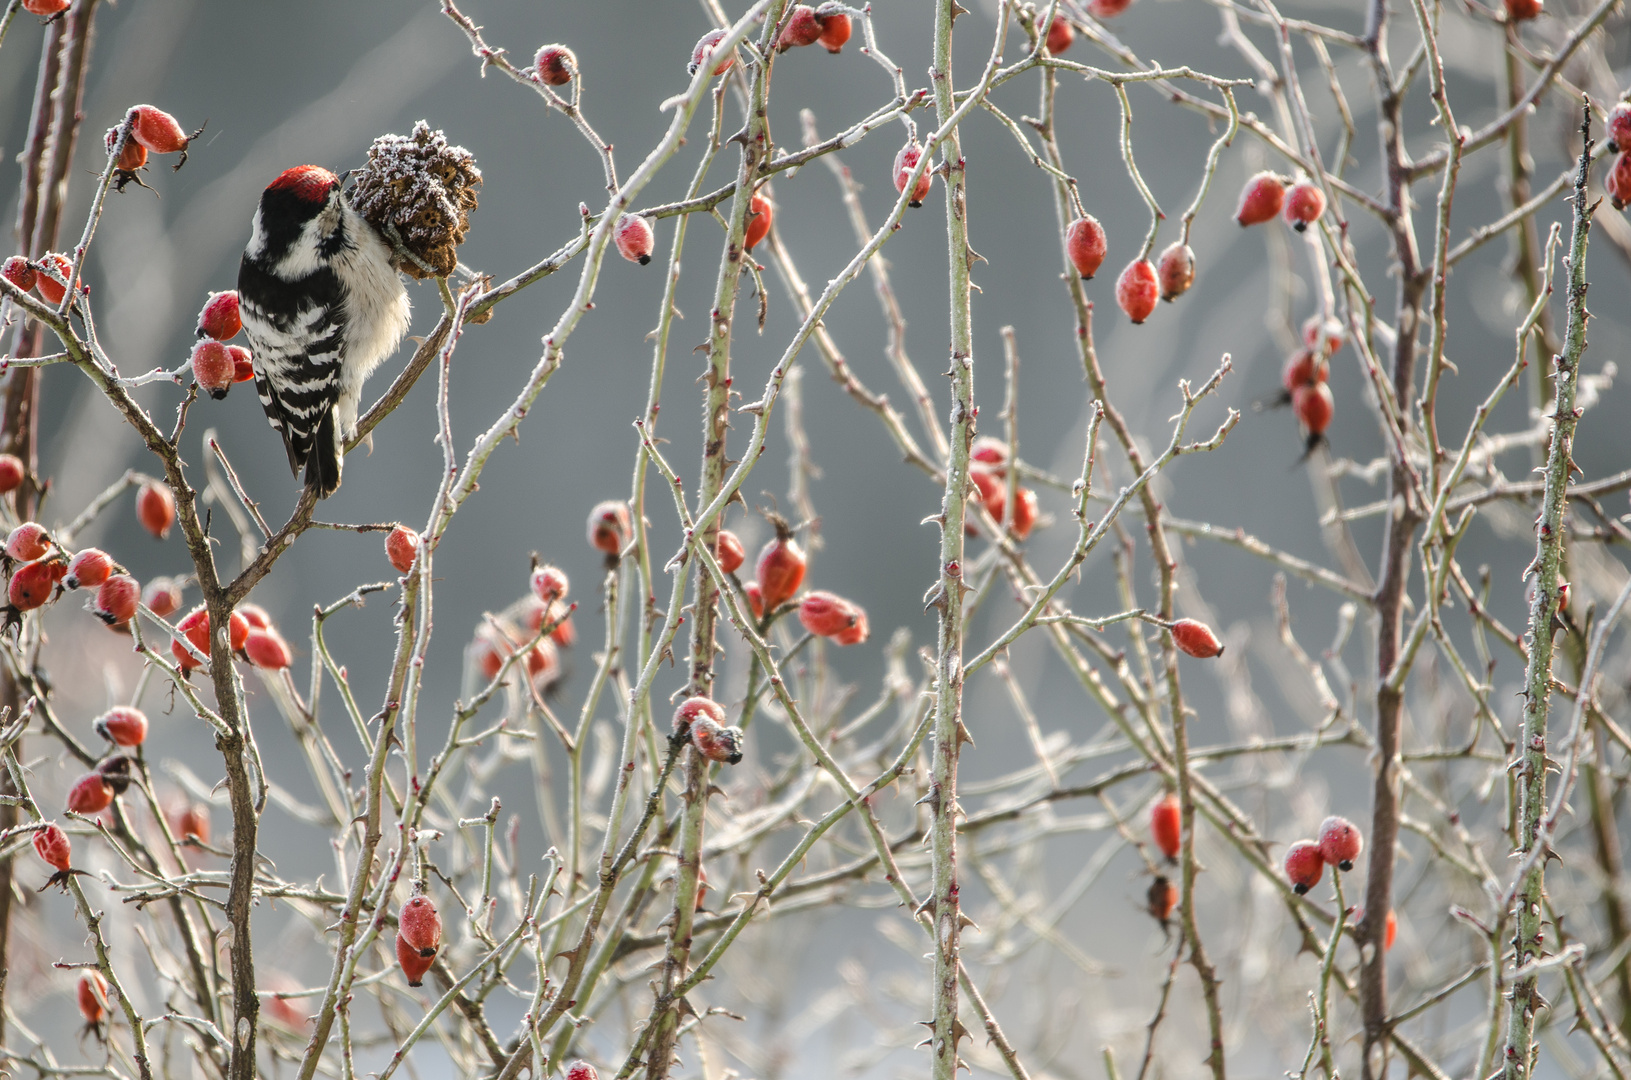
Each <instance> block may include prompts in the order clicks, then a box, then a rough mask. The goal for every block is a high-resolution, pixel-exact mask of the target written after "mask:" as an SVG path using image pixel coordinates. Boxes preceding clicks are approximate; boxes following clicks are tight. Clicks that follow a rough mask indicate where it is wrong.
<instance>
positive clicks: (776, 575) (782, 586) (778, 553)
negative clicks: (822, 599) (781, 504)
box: [754, 514, 805, 617]
mask: <svg viewBox="0 0 1631 1080" xmlns="http://www.w3.org/2000/svg"><path fill="white" fill-rule="evenodd" d="M769 518H770V524H771V527H772V528H774V529H775V530H776V538H775V539H774V540H772V541H770V542H769V543H768V544H766V545H765V546H764V548H763V549H762V550H761V551H760V552H759V561H758V563H757V564H756V565H755V566H754V577H755V579H756V580H757V581H758V583H759V595H760V598H761V601H762V603H763V604H764V606H765V610H766V611H775V610H776V609H777V608H778V607H780V606H781V605H782V604H784V603H786V602H787V601H789V600H791V599H792V598H793V594H794V593H796V592H798V591H799V586H800V585H802V584H804V568H805V558H804V549H803V548H801V547H799V542H798V541H797V540H795V539H793V528H792V526H791V525H789V524H788V523H787V521H786V519H785V518H782V517H781V516H780V515H777V514H771V515H769ZM761 617H762V616H761Z"/></svg>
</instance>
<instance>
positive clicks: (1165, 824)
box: [1150, 792, 1182, 862]
mask: <svg viewBox="0 0 1631 1080" xmlns="http://www.w3.org/2000/svg"><path fill="white" fill-rule="evenodd" d="M1181 831H1182V820H1181V818H1180V815H1179V812H1178V796H1176V795H1173V794H1171V793H1170V792H1169V793H1168V794H1166V795H1165V796H1163V797H1162V798H1160V799H1158V800H1157V801H1156V803H1155V805H1154V806H1152V807H1150V836H1151V837H1152V838H1153V839H1154V840H1155V846H1156V847H1158V848H1160V849H1161V854H1163V855H1165V856H1166V857H1167V860H1168V861H1169V862H1171V861H1175V860H1176V859H1177V858H1178V843H1179V840H1180V833H1181Z"/></svg>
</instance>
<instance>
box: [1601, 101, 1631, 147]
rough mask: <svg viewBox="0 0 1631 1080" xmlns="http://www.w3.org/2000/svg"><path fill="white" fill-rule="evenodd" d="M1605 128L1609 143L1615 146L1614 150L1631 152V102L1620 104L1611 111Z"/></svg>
mask: <svg viewBox="0 0 1631 1080" xmlns="http://www.w3.org/2000/svg"><path fill="white" fill-rule="evenodd" d="M1605 126H1606V128H1607V131H1608V141H1609V142H1611V143H1613V144H1614V146H1613V149H1615V150H1618V151H1622V152H1623V151H1626V150H1631V102H1625V101H1622V102H1619V103H1618V104H1617V105H1615V106H1614V108H1613V109H1611V110H1609V114H1608V120H1607V121H1606V122H1605Z"/></svg>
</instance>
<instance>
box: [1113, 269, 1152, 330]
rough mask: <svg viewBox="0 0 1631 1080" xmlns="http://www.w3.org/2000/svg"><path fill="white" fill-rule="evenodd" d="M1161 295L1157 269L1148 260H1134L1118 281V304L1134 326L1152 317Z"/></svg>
mask: <svg viewBox="0 0 1631 1080" xmlns="http://www.w3.org/2000/svg"><path fill="white" fill-rule="evenodd" d="M1160 293H1161V288H1160V285H1159V284H1158V283H1157V282H1156V276H1155V267H1154V266H1152V265H1150V260H1148V259H1134V260H1133V261H1132V262H1130V263H1128V264H1127V269H1125V270H1123V271H1122V272H1121V277H1120V278H1118V279H1116V303H1117V304H1118V305H1120V307H1121V310H1122V311H1125V312H1126V313H1127V317H1128V318H1129V319H1131V320H1132V322H1133V325H1134V326H1138V325H1139V324H1141V323H1142V322H1143V321H1144V320H1145V319H1147V318H1149V317H1150V313H1151V312H1153V311H1154V310H1155V301H1156V300H1157V299H1158V298H1159V297H1160Z"/></svg>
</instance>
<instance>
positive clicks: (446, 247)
mask: <svg viewBox="0 0 1631 1080" xmlns="http://www.w3.org/2000/svg"><path fill="white" fill-rule="evenodd" d="M480 185H481V170H480V169H478V168H476V159H475V156H474V155H472V154H471V153H470V151H468V150H466V149H465V148H464V147H462V146H452V145H450V144H449V143H448V141H447V136H445V135H444V134H442V132H441V131H440V130H437V131H432V130H431V128H430V125H429V124H427V123H425V121H423V120H420V121H418V122H417V123H415V124H414V125H413V132H412V133H411V134H408V135H381V136H380V137H379V138H377V139H375V140H374V144H373V145H372V146H370V147H369V148H368V164H367V165H365V166H364V167H363V168H362V169H361V171H359V172H358V173H357V176H356V182H355V183H354V184H353V185H352V187H351V190H350V192H349V196H350V199H351V205H352V206H353V207H355V208H356V210H357V212H358V213H360V214H362V216H363V217H365V218H367V219H368V220H369V221H370V222H371V223H372V224H373V225H374V226H375V227H376V228H378V229H380V230H381V231H384V230H385V227H386V226H391V227H394V228H395V229H396V230H397V232H398V234H399V235H400V236H401V237H402V244H403V246H404V247H405V248H407V250H408V251H409V252H411V253H412V254H413V255H415V256H417V257H418V258H419V259H420V260H421V261H423V262H424V263H425V264H426V265H427V266H429V267H430V268H431V269H430V272H427V271H425V270H424V269H422V268H421V267H420V266H419V265H418V264H417V263H415V262H413V261H412V260H411V259H403V260H402V261H401V262H400V263H398V264H397V269H399V270H401V271H402V272H403V273H405V274H407V275H409V276H410V277H415V278H425V277H430V276H431V274H432V273H434V274H435V275H436V276H437V277H446V276H447V275H448V274H451V273H452V272H453V268H454V267H455V266H457V265H458V261H459V258H458V251H457V249H458V246H459V245H460V244H462V243H464V238H465V236H466V235H467V234H468V233H469V232H470V212H471V211H472V210H474V209H476V205H477V198H476V188H477V187H479V186H480Z"/></svg>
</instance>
